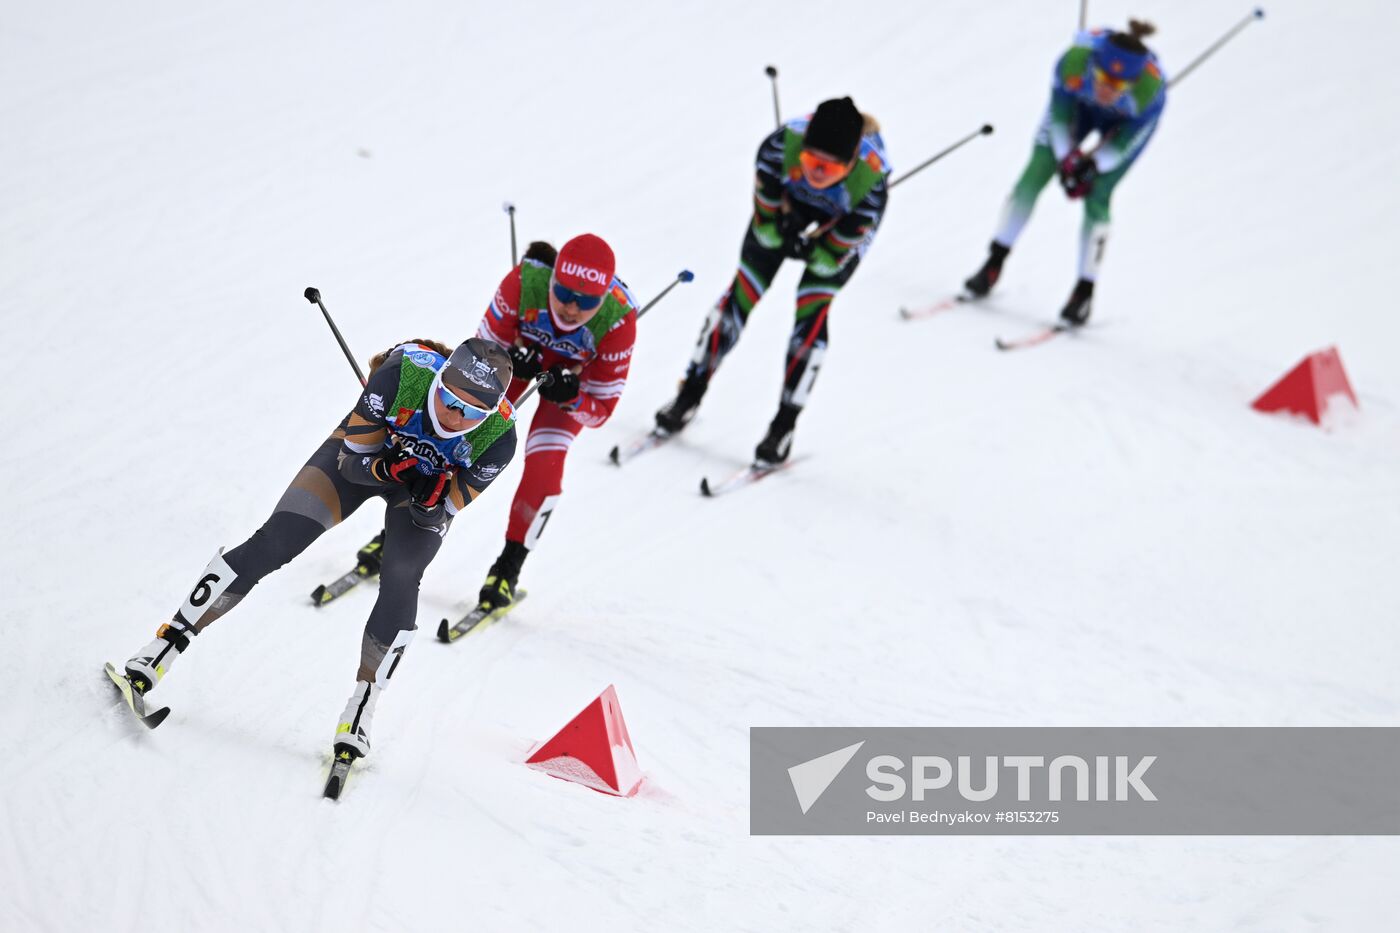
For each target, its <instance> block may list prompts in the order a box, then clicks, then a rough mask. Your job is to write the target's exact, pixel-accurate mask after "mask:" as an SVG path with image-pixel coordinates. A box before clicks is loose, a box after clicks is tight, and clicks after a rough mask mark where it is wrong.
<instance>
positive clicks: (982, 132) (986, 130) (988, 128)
mask: <svg viewBox="0 0 1400 933" xmlns="http://www.w3.org/2000/svg"><path fill="white" fill-rule="evenodd" d="M991 132H992V125H991V124H990V123H984V124H983V125H982V128H981V129H978V130H975V131H974V132H971V133H968V134H967V135H966V136H964V137H963V138H962V139H960V140H958V141H957V142H955V143H953V144H952V145H951V146H949V147H948V148H947V149H944V150H943V151H942V152H940V153H938V154H936V155H933V156H930V157H929V158H927V159H925V160H924V161H922V162H920V163H919V164H918V165H916V166H915V167H914V168H912V169H910V170H909V171H907V172H905V173H904V174H903V175H900V176H899V177H898V178H896V179H895V180H894V181H892V182H890V187H891V188H893V187H894V186H895V185H898V184H900V183H901V182H905V181H908V180H909V179H910V178H913V177H914V176H915V175H917V174H919V173H920V172H922V171H923V170H924V169H926V168H928V167H929V166H930V165H932V164H933V163H935V162H937V161H938V160H939V159H941V158H943V157H944V156H945V155H947V154H948V153H950V152H952V151H954V150H955V149H961V148H962V147H963V146H966V145H967V144H968V143H970V142H972V141H973V140H974V139H976V138H977V137H978V136H987V135H990V134H991Z"/></svg>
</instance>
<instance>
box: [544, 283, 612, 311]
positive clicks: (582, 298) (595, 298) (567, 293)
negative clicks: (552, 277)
mask: <svg viewBox="0 0 1400 933" xmlns="http://www.w3.org/2000/svg"><path fill="white" fill-rule="evenodd" d="M554 297H555V298H557V299H559V303H560V304H566V305H577V306H578V309H579V310H580V311H592V310H593V309H594V308H596V307H598V306H599V305H600V304H602V303H603V296H602V295H585V294H584V293H583V292H576V291H574V290H573V289H572V288H568V287H566V286H564V285H560V284H559V283H558V282H555V283H554Z"/></svg>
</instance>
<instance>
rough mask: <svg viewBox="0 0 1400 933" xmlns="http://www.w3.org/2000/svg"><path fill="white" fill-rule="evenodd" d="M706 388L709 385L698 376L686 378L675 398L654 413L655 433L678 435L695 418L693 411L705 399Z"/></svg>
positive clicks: (692, 375)
mask: <svg viewBox="0 0 1400 933" xmlns="http://www.w3.org/2000/svg"><path fill="white" fill-rule="evenodd" d="M707 388H709V383H707V382H706V381H705V380H704V379H701V378H700V377H699V376H696V375H694V374H691V375H689V376H686V377H685V380H684V381H683V382H682V383H681V389H680V392H678V393H677V394H676V397H675V398H674V399H672V400H671V401H670V403H669V404H667V405H665V406H663V407H662V408H661V410H660V411H658V412H657V413H656V430H657V432H658V433H660V434H664V435H667V436H670V435H672V434H677V433H679V432H680V430H681V429H682V428H684V427H685V426H686V425H687V424H689V423H690V419H692V418H694V417H695V410H696V409H697V408H699V407H700V400H701V399H702V398H704V397H705V390H706V389H707Z"/></svg>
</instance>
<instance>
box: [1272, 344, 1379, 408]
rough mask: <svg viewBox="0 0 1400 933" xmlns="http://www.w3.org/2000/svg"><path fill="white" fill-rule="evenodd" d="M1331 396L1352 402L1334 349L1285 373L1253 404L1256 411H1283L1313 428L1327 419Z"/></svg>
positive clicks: (1353, 399)
mask: <svg viewBox="0 0 1400 933" xmlns="http://www.w3.org/2000/svg"><path fill="white" fill-rule="evenodd" d="M1334 395H1345V396H1346V397H1347V398H1349V399H1350V400H1351V403H1352V405H1357V406H1358V407H1359V403H1358V402H1357V401H1356V393H1355V392H1353V391H1352V390H1351V383H1350V382H1348V381H1347V373H1346V370H1345V369H1343V368H1342V358H1341V357H1340V356H1338V355H1337V348H1336V347H1328V348H1327V349H1326V350H1319V351H1318V352H1316V353H1313V354H1310V355H1308V356H1306V357H1304V358H1303V361H1302V362H1301V363H1299V364H1298V365H1297V366H1295V367H1293V368H1292V369H1290V370H1289V371H1288V373H1287V374H1286V375H1285V376H1284V377H1283V378H1282V379H1280V380H1279V381H1278V382H1275V383H1274V384H1273V385H1272V386H1270V387H1269V389H1268V391H1267V392H1265V393H1264V394H1263V395H1261V396H1259V397H1258V398H1257V399H1255V400H1254V402H1253V407H1254V408H1255V409H1256V410H1258V411H1264V412H1274V411H1286V412H1289V413H1291V414H1295V415H1302V416H1303V417H1305V418H1307V419H1308V420H1310V421H1311V422H1312V423H1313V424H1322V420H1323V418H1325V417H1326V416H1327V403H1328V400H1329V399H1331V398H1332V396H1334Z"/></svg>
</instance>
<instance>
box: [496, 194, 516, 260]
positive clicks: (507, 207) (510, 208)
mask: <svg viewBox="0 0 1400 933" xmlns="http://www.w3.org/2000/svg"><path fill="white" fill-rule="evenodd" d="M501 210H503V211H505V212H506V213H507V214H509V215H510V267H511V268H512V269H514V268H515V267H516V266H518V265H520V260H519V259H517V258H516V252H515V205H514V204H512V203H510V202H509V201H507V202H505V203H504V204H502V205H501Z"/></svg>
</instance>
